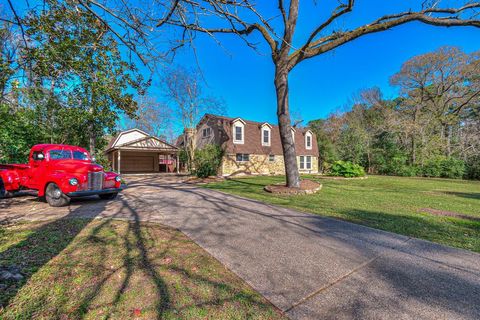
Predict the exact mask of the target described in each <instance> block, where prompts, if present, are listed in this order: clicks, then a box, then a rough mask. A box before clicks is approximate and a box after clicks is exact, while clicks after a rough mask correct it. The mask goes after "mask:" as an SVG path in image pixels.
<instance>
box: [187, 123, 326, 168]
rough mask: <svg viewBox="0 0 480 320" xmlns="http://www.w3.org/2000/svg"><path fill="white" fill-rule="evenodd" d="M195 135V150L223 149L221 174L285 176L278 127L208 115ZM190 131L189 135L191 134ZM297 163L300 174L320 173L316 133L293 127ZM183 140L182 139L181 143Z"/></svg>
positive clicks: (197, 128) (193, 133)
mask: <svg viewBox="0 0 480 320" xmlns="http://www.w3.org/2000/svg"><path fill="white" fill-rule="evenodd" d="M188 132H190V135H194V136H195V137H194V143H195V148H196V149H201V148H202V147H204V146H205V145H207V144H217V145H220V146H221V147H222V149H223V150H224V152H225V154H224V158H223V161H222V165H221V168H220V170H219V171H220V172H219V174H220V175H224V176H227V175H235V174H285V165H284V161H283V151H282V144H281V141H280V132H279V128H278V126H276V125H272V124H269V123H267V122H264V123H261V122H255V121H250V120H245V119H241V118H228V117H223V116H218V115H212V114H206V115H205V116H204V117H203V118H202V119H201V120H200V121H199V123H198V125H197V127H196V130H193V131H188ZM188 132H187V135H188ZM292 135H293V138H294V141H295V150H296V153H297V164H298V168H299V170H300V172H301V173H318V146H317V140H316V137H315V134H314V133H313V132H312V131H310V130H308V129H300V128H293V127H292ZM183 143H184V139H183V140H182V139H180V144H183Z"/></svg>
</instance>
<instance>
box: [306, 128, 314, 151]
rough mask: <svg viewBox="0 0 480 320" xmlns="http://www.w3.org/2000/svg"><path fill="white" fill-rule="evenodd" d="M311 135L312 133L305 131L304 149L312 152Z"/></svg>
mask: <svg viewBox="0 0 480 320" xmlns="http://www.w3.org/2000/svg"><path fill="white" fill-rule="evenodd" d="M312 143H313V135H312V132H310V131H307V133H306V134H305V149H307V150H312Z"/></svg>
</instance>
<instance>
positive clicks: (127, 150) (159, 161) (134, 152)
mask: <svg viewBox="0 0 480 320" xmlns="http://www.w3.org/2000/svg"><path fill="white" fill-rule="evenodd" d="M178 151H179V149H178V148H177V147H175V146H173V145H171V144H169V143H167V142H166V141H164V140H162V139H160V138H157V137H154V136H151V135H149V134H147V133H146V132H144V131H142V130H139V129H131V130H128V131H123V132H120V133H119V134H118V135H116V136H115V137H114V138H112V140H111V141H110V143H109V145H108V148H107V150H106V151H105V153H106V155H107V157H108V160H109V161H110V164H111V166H112V168H113V170H114V171H116V172H118V173H156V172H165V173H174V172H177V173H178V169H179V165H178V163H179V160H178Z"/></svg>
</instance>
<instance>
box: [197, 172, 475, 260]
mask: <svg viewBox="0 0 480 320" xmlns="http://www.w3.org/2000/svg"><path fill="white" fill-rule="evenodd" d="M304 178H309V179H312V180H316V181H319V182H320V183H322V184H323V189H322V190H321V191H319V192H318V193H317V194H315V195H302V196H279V195H272V194H269V193H267V192H265V191H263V187H264V186H265V185H267V184H271V183H280V182H282V181H284V180H283V179H284V178H283V177H248V178H237V179H231V180H226V181H225V182H218V183H211V184H208V185H206V186H205V187H206V188H211V189H216V190H220V191H224V192H227V193H232V194H237V195H240V196H244V197H247V198H252V199H257V200H261V201H263V202H266V203H270V204H275V205H280V206H285V207H290V208H294V209H298V210H301V211H305V212H311V213H315V214H319V215H322V216H329V217H335V218H339V219H343V220H346V221H351V222H354V223H358V224H363V225H366V226H370V227H373V228H377V229H382V230H387V231H391V232H395V233H399V234H403V235H407V236H413V237H417V238H422V239H426V240H430V241H434V242H438V243H443V244H446V245H450V246H454V247H459V248H464V249H468V250H472V251H476V252H480V221H479V220H476V221H472V220H468V219H464V218H454V217H447V216H436V215H433V214H430V213H425V212H422V209H424V208H428V209H436V210H443V211H449V212H455V213H458V214H463V215H468V216H472V217H478V218H480V182H479V181H465V180H449V179H427V178H403V177H385V176H369V177H368V179H365V180H332V179H321V178H319V177H315V176H304Z"/></svg>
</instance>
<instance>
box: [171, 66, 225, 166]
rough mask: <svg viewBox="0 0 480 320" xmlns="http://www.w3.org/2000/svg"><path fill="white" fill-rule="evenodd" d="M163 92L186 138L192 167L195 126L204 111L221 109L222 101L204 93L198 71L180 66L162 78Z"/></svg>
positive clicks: (212, 111)
mask: <svg viewBox="0 0 480 320" xmlns="http://www.w3.org/2000/svg"><path fill="white" fill-rule="evenodd" d="M162 83H163V87H164V94H165V96H166V98H167V99H168V100H170V101H171V102H172V103H173V104H174V105H175V111H176V113H177V116H178V118H179V119H180V120H181V122H182V125H183V128H184V137H185V138H186V145H185V151H186V152H187V157H188V163H187V165H188V167H189V168H192V165H193V160H194V158H195V139H194V137H195V134H196V132H195V130H196V129H195V127H196V124H197V123H198V121H199V120H200V118H201V117H202V116H203V115H204V114H205V113H215V112H220V113H221V112H222V111H223V102H222V101H221V100H219V99H218V98H215V97H212V96H208V95H206V94H205V93H204V90H203V86H202V78H201V75H200V74H199V72H198V71H195V70H188V69H185V68H182V67H176V68H173V69H172V70H171V71H170V72H167V73H166V74H165V76H164V77H163V79H162Z"/></svg>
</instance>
